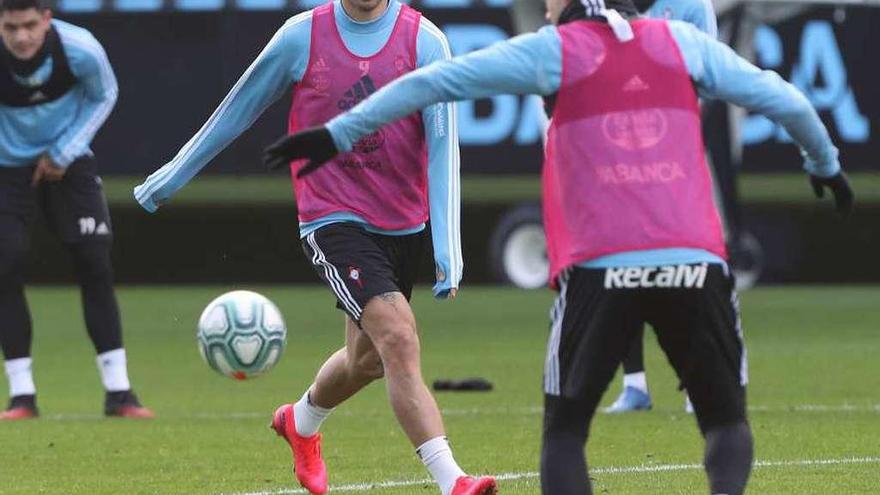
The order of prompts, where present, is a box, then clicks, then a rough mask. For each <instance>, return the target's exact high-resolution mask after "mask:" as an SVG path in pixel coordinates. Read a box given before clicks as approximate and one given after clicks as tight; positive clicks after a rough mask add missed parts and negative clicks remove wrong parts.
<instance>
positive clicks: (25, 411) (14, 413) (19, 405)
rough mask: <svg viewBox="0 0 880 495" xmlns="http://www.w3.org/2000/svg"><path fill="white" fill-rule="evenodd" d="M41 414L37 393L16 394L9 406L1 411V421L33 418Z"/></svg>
mask: <svg viewBox="0 0 880 495" xmlns="http://www.w3.org/2000/svg"><path fill="white" fill-rule="evenodd" d="M39 415H40V412H39V411H38V410H37V396H36V395H16V396H15V397H13V398H11V399H9V407H8V408H6V410H5V411H3V412H2V413H0V421H9V420H14V419H33V418H36V417H37V416H39Z"/></svg>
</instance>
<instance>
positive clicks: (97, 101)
mask: <svg viewBox="0 0 880 495" xmlns="http://www.w3.org/2000/svg"><path fill="white" fill-rule="evenodd" d="M52 25H53V26H54V27H55V29H56V30H57V31H58V36H59V39H60V42H61V43H62V44H63V46H64V52H65V53H66V54H67V59H68V62H69V64H70V70H71V72H72V73H73V75H74V76H75V77H76V79H77V84H76V85H74V86H73V87H72V88H71V89H70V90H69V91H68V92H67V93H66V94H64V95H63V96H62V97H61V98H58V99H57V100H53V101H48V102H45V103H41V104H39V105H34V106H29V107H9V106H5V105H0V167H24V166H28V165H32V164H33V163H34V162H36V160H37V158H39V157H40V155H42V154H44V153H46V154H48V156H49V158H50V159H51V160H52V161H53V162H54V163H55V164H56V165H58V166H60V167H67V166H69V165H70V164H71V163H72V162H73V161H74V160H76V159H77V158H79V157H81V156H84V155H91V154H92V151H91V149H90V148H89V146H90V145H91V142H92V138H94V137H95V133H96V132H98V129H100V128H101V126H102V125H103V124H104V121H105V120H107V117H108V116H109V115H110V112H111V111H112V110H113V107H114V106H115V105H116V98H117V95H118V94H119V88H118V86H117V84H116V76H114V74H113V69H112V68H111V67H110V62H109V61H108V60H107V54H106V53H105V52H104V48H103V47H102V46H101V44H100V43H99V42H98V40H96V39H95V37H94V36H92V34H91V33H90V32H88V31H87V30H85V29H83V28H81V27H77V26H74V25H73V24H69V23H66V22H64V21H59V20H57V19H54V20H52ZM51 75H52V57H48V58H47V59H46V61H45V62H44V63H43V65H41V66H40V67H39V68H38V69H37V70H36V71H35V72H34V73H33V74H32V75H31V76H30V77H29V78H28V79H27V80H21V78H19V81H20V82H22V83H24V84H31V85H33V86H40V85H42V84H44V83H45V82H46V81H47V80H48V79H49V77H50V76H51Z"/></svg>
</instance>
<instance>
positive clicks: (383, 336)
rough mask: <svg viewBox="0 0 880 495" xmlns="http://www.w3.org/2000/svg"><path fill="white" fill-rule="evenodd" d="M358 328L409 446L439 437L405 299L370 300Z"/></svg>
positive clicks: (383, 296) (438, 424)
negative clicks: (375, 357)
mask: <svg viewBox="0 0 880 495" xmlns="http://www.w3.org/2000/svg"><path fill="white" fill-rule="evenodd" d="M361 325H362V327H363V329H364V332H365V333H366V334H367V335H368V336H369V337H370V339H371V340H372V342H373V344H374V345H375V347H376V349H377V351H378V353H379V357H380V358H381V359H382V363H383V365H384V369H385V377H386V381H387V388H388V398H389V400H390V401H391V408H392V409H393V410H394V414H395V415H396V416H397V420H398V421H399V422H400V425H401V427H403V430H404V432H405V433H406V435H407V436H408V437H409V439H410V441H411V442H412V444H413V445H414V446H419V445H421V444H423V443H424V442H426V441H428V440H430V439H432V438H436V437H439V436H443V435H444V429H443V420H442V419H441V417H440V410H439V409H438V408H437V403H436V402H435V401H434V397H433V396H432V395H431V393H430V392H429V391H428V387H426V386H425V382H424V380H423V379H422V368H421V356H420V353H421V347H420V343H419V336H418V332H417V331H416V320H415V316H414V315H413V313H412V309H410V306H409V303H408V302H407V300H406V298H404V297H403V294H401V293H399V292H389V293H386V294H381V295H379V296H377V297H374V298H373V299H371V300H370V302H369V303H368V304H367V306H366V308H364V314H363V318H362V320H361Z"/></svg>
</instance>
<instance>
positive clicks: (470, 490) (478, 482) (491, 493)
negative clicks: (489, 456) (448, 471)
mask: <svg viewBox="0 0 880 495" xmlns="http://www.w3.org/2000/svg"><path fill="white" fill-rule="evenodd" d="M496 493H498V485H497V484H495V478H493V477H491V476H483V477H480V478H474V477H473V476H461V477H459V478H458V479H457V480H455V486H453V487H452V493H450V495H495V494H496Z"/></svg>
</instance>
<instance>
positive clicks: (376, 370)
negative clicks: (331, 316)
mask: <svg viewBox="0 0 880 495" xmlns="http://www.w3.org/2000/svg"><path fill="white" fill-rule="evenodd" d="M382 376H384V369H383V367H382V359H381V358H380V357H379V352H378V351H377V350H376V347H375V346H374V345H373V342H372V341H371V340H370V338H369V337H368V336H367V334H366V333H364V331H363V330H361V329H360V328H358V326H357V324H356V323H355V322H354V321H352V320H351V318H350V317H348V316H346V318H345V347H343V348H342V349H339V350H338V351H336V352H335V353H333V355H332V356H330V358H329V359H327V361H326V362H325V363H324V365H323V366H321V369H320V370H319V371H318V375H317V376H316V377H315V383H314V384H313V385H312V386H311V388H310V396H311V401H312V403H313V404H315V405H317V406H319V407H322V408H325V409H332V408H334V407H336V406H338V405H339V404H341V403H342V402H344V401H345V400H347V399H348V398H349V397H351V396H353V395H354V394H356V393H357V392H358V391H360V390H361V389H362V388H364V387H366V386H367V385H369V384H370V383H372V382H373V381H375V380H377V379H379V378H382Z"/></svg>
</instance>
